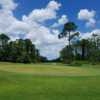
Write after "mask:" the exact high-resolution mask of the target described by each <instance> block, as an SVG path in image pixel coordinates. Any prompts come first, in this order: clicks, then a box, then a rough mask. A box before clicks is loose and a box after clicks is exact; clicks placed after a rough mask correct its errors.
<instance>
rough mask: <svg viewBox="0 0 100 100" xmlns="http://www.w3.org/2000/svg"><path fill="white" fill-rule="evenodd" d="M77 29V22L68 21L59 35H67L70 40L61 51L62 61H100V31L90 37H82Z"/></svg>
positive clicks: (60, 36)
mask: <svg viewBox="0 0 100 100" xmlns="http://www.w3.org/2000/svg"><path fill="white" fill-rule="evenodd" d="M76 29H77V25H76V24H75V23H73V22H68V23H66V24H65V25H64V28H63V31H62V33H60V34H59V36H58V37H59V38H63V37H66V38H67V40H68V45H67V46H65V47H64V48H63V49H62V51H61V52H60V55H61V56H60V59H61V61H62V62H64V63H72V62H73V61H77V60H78V61H79V60H83V61H85V60H86V61H89V62H92V63H98V62H100V35H98V34H100V33H93V34H92V35H91V36H90V37H89V38H85V39H82V38H81V37H80V33H79V32H76Z"/></svg>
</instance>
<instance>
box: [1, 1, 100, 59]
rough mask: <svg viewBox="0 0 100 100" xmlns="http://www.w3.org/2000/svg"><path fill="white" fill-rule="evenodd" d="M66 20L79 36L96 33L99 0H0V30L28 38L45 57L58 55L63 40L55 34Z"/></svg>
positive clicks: (99, 26)
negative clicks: (74, 26)
mask: <svg viewBox="0 0 100 100" xmlns="http://www.w3.org/2000/svg"><path fill="white" fill-rule="evenodd" d="M70 21H73V22H75V24H76V25H77V26H78V29H77V31H79V32H80V33H81V37H82V38H88V37H90V36H91V34H92V33H96V34H100V6H99V0H0V33H5V34H7V35H8V36H9V37H10V38H11V39H12V40H16V39H19V38H23V39H25V38H29V39H31V40H32V42H33V43H34V44H35V45H36V48H37V49H39V51H40V54H41V55H42V56H46V57H47V58H48V59H55V58H57V57H59V55H60V54H59V52H60V51H61V50H62V48H63V47H65V45H66V44H67V40H66V39H65V38H63V39H58V34H59V33H60V32H61V31H62V28H63V25H64V24H65V23H67V22H70Z"/></svg>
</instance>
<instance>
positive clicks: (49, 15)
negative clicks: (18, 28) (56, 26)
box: [23, 1, 61, 22]
mask: <svg viewBox="0 0 100 100" xmlns="http://www.w3.org/2000/svg"><path fill="white" fill-rule="evenodd" d="M60 6H61V4H59V3H57V2H55V1H51V2H49V4H48V5H47V6H46V8H41V9H35V10H33V11H32V12H31V13H30V14H29V15H28V16H25V15H24V16H23V21H29V20H30V21H37V22H43V21H46V20H49V19H55V18H56V17H57V12H56V11H57V10H58V9H59V7H60Z"/></svg>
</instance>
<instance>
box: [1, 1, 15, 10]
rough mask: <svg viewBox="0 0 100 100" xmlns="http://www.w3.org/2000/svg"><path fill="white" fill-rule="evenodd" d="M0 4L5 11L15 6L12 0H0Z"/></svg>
mask: <svg viewBox="0 0 100 100" xmlns="http://www.w3.org/2000/svg"><path fill="white" fill-rule="evenodd" d="M0 5H1V7H2V9H4V10H6V11H11V10H14V9H15V8H16V7H17V4H16V3H14V2H13V0H0Z"/></svg>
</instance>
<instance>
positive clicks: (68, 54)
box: [60, 46, 74, 64]
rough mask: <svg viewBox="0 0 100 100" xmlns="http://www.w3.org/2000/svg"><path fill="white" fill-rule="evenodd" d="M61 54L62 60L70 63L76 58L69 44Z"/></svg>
mask: <svg viewBox="0 0 100 100" xmlns="http://www.w3.org/2000/svg"><path fill="white" fill-rule="evenodd" d="M60 55H61V60H62V61H63V63H67V64H70V63H71V62H72V61H73V60H74V55H73V52H72V48H70V47H69V46H66V47H65V48H63V50H62V51H61V53H60Z"/></svg>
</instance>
